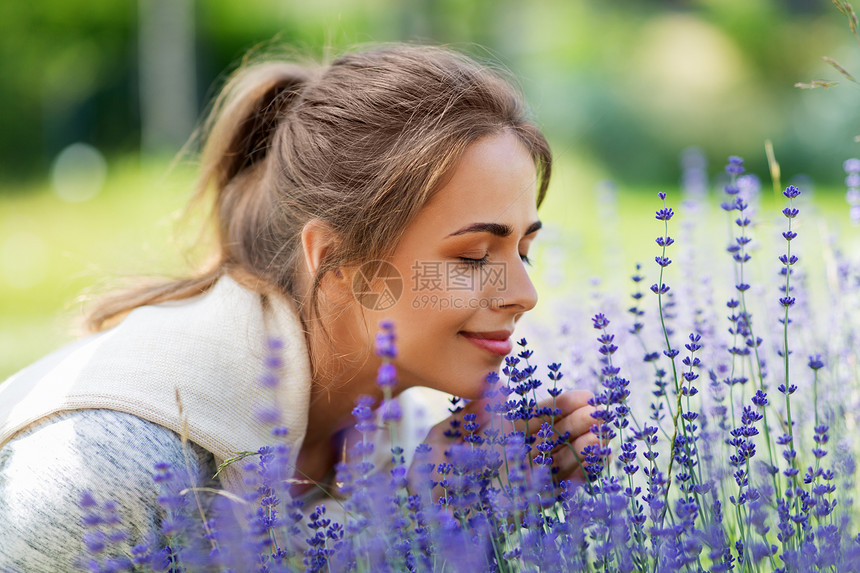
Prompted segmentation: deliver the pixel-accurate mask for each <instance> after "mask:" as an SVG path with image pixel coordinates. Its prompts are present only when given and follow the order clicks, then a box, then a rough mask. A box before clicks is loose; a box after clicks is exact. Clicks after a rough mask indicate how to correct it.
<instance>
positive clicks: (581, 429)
mask: <svg viewBox="0 0 860 573" xmlns="http://www.w3.org/2000/svg"><path fill="white" fill-rule="evenodd" d="M596 411H597V408H595V407H594V406H583V407H581V408H579V409H577V410H575V411H574V412H573V413H571V414H569V415H568V416H565V417H564V418H561V419H560V420H558V421H556V423H555V429H556V430H557V431H558V433H559V434H561V435H564V433H565V432H570V436H571V438H576V437H578V436H581V435H583V434H587V433H588V432H589V431H590V430H591V427H592V426H593V425H594V424H597V423H598V420H596V419H595V418H594V417H592V414H593V413H594V412H596Z"/></svg>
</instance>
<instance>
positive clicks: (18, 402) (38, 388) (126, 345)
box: [0, 277, 311, 493]
mask: <svg viewBox="0 0 860 573" xmlns="http://www.w3.org/2000/svg"><path fill="white" fill-rule="evenodd" d="M268 300H269V301H270V304H269V305H266V307H265V308H264V305H263V304H262V302H261V295H260V294H258V293H256V292H253V291H251V290H248V289H246V288H244V287H242V286H240V285H239V284H238V283H237V282H236V281H234V280H233V279H231V278H229V277H223V278H221V279H220V280H219V281H218V282H217V283H216V284H215V286H214V287H213V288H212V289H210V290H209V291H208V292H206V293H205V294H203V295H200V296H198V297H195V298H193V299H189V300H186V301H179V302H172V303H165V304H160V305H155V306H145V307H141V308H138V309H136V310H134V311H132V312H131V313H130V314H129V315H128V316H127V317H126V318H125V319H124V320H123V321H122V322H121V323H120V324H119V325H118V326H116V327H114V328H112V329H110V330H107V331H105V332H102V333H99V334H95V335H93V336H90V337H87V338H84V339H82V340H80V341H78V342H76V343H74V344H72V345H70V346H68V347H66V348H64V349H62V350H59V351H57V352H55V353H54V354H51V355H49V356H48V357H46V358H44V359H42V360H41V361H39V362H37V363H35V364H33V365H32V366H30V367H28V368H26V369H24V370H22V371H21V372H19V373H18V374H16V375H14V376H12V378H10V379H9V380H7V381H6V382H4V383H2V384H0V448H2V446H3V445H4V444H5V443H7V442H8V441H9V440H10V439H11V438H12V437H13V436H15V435H16V434H17V433H19V432H20V431H22V430H24V429H26V428H28V427H30V426H32V425H33V424H36V423H38V422H39V421H40V420H43V419H44V418H46V417H47V416H50V415H52V414H55V413H57V412H62V411H68V410H79V409H97V408H98V409H109V410H116V411H120V412H126V413H128V414H133V415H134V416H137V417H139V418H142V419H144V420H148V421H150V422H153V423H155V424H158V425H160V426H163V427H166V428H168V429H170V430H173V431H174V432H176V433H178V434H180V435H182V436H185V437H187V438H188V440H190V441H191V442H194V443H196V444H198V445H200V446H201V447H203V448H205V449H206V450H208V451H210V452H212V453H213V454H214V456H215V460H216V462H217V463H219V464H220V463H221V462H223V461H224V460H225V459H227V458H229V457H231V456H232V455H234V454H235V453H236V452H239V451H246V450H250V451H255V450H257V449H258V448H259V447H261V446H263V445H266V444H269V443H271V442H272V437H271V434H270V430H271V426H269V425H267V424H266V423H264V422H262V421H261V420H260V418H259V416H258V413H259V411H260V408H261V407H267V406H271V405H272V404H273V403H274V404H275V405H276V406H277V407H278V408H279V409H280V411H281V422H282V424H283V425H286V426H287V427H288V429H289V438H288V440H289V442H290V444H291V445H292V448H291V449H292V453H293V456H294V459H295V456H296V455H297V454H298V451H299V448H300V447H301V443H302V441H303V439H304V436H305V432H306V428H307V421H308V420H307V415H308V404H309V397H310V386H311V373H310V363H309V359H308V351H307V346H306V343H305V336H304V331H303V329H302V325H301V321H300V319H299V318H298V316H297V314H296V312H295V310H294V309H293V307H292V305H291V304H290V302H289V301H287V300H284V299H275V298H274V297H269V299H268ZM271 338H277V339H280V340H281V341H282V342H283V343H284V350H283V362H284V367H283V368H282V369H281V371H280V372H279V374H280V376H279V378H280V385H279V386H278V387H277V388H276V389H274V390H273V389H271V388H266V387H264V386H263V385H262V384H261V383H260V378H261V376H262V374H263V373H264V372H265V367H264V360H265V357H266V354H267V348H268V343H269V340H270V339H271ZM177 396H178V399H177ZM273 400H274V402H273ZM179 402H181V405H182V414H181V415H180V408H179ZM234 465H235V466H237V467H233V466H228V468H227V470H226V471H225V472H223V473H222V477H221V481H222V484H223V485H224V486H225V487H226V488H227V489H228V490H231V491H234V492H236V493H239V492H241V488H242V476H241V470H240V468H239V467H238V466H239V464H234Z"/></svg>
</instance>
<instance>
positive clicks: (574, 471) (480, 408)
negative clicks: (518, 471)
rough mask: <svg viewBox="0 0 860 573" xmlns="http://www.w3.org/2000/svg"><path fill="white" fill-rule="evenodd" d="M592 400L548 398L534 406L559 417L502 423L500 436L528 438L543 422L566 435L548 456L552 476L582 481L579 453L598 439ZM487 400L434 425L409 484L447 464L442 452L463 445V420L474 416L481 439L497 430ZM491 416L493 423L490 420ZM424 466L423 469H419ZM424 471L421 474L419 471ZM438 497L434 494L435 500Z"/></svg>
mask: <svg viewBox="0 0 860 573" xmlns="http://www.w3.org/2000/svg"><path fill="white" fill-rule="evenodd" d="M592 396H593V394H592V393H591V392H588V391H586V390H570V391H567V392H564V393H562V394H560V395H559V396H557V397H556V398H555V400H554V404H553V399H552V398H548V399H546V400H543V401H541V402H540V403H538V404H537V407H538V408H550V409H551V408H553V405H554V407H555V409H556V410H558V414H557V415H556V416H553V417H552V418H550V417H537V418H533V419H531V420H529V422H528V424H526V423H525V422H523V421H521V420H518V421H516V422H509V421H504V425H503V427H502V430H503V434H504V433H508V432H511V431H513V430H518V431H523V432H526V431H527V432H528V434H529V435H535V434H537V432H538V431H539V430H540V429H541V425H542V424H543V423H544V422H550V423H552V426H553V434H554V437H556V438H557V437H560V436H565V434H567V433H569V435H568V436H567V439H566V440H564V441H563V442H562V443H559V444H558V445H556V446H555V448H554V449H553V450H552V451H551V452H550V456H551V457H552V466H554V467H557V468H558V471H557V473H556V474H555V477H556V480H565V479H579V480H584V479H585V473H584V471H583V469H582V467H581V465H580V460H581V458H582V455H581V454H580V452H582V450H583V449H584V448H585V447H587V446H590V445H595V444H598V443H599V441H598V438H597V436H595V435H594V434H593V433H592V432H591V427H592V426H593V425H594V424H596V423H597V420H595V419H594V418H592V416H591V414H592V412H594V411H596V408H595V407H594V406H591V405H589V404H588V401H589V399H590V398H591V397H592ZM488 403H489V401H488V400H486V399H484V400H474V401H472V402H469V403H467V404H466V405H465V406H464V407H463V409H462V410H461V411H459V412H457V413H456V414H453V415H452V416H450V417H448V418H446V419H445V420H443V421H442V422H440V423H439V424H436V425H435V426H434V427H433V428H431V429H430V431H429V432H428V434H427V437H426V438H425V440H424V444H426V445H428V446H430V448H431V450H430V451H429V452H426V453H424V454H423V455H420V456H418V455H416V458H415V461H414V462H413V464H412V468H410V472H409V473H410V482H411V483H413V484H416V485H417V484H418V483H419V481H416V480H421V479H425V480H426V469H425V468H426V465H427V464H430V463H432V464H434V468H436V467H438V465H439V464H440V463H443V462H445V461H447V458H446V456H445V451H446V450H448V449H449V448H450V447H451V445H452V444H455V443H458V442H459V443H464V441H463V436H465V435H467V434H468V431H467V430H466V429H465V428H464V425H465V422H464V419H469V418H470V417H471V416H469V415H474V422H476V423H477V424H478V429H477V430H476V431H475V433H477V434H478V435H481V436H483V431H484V429H485V428H488V427H491V426H492V427H495V428H498V427H499V422H500V418H501V416H500V415H499V414H490V413H489V412H487V410H486V408H485V407H486V406H487V404H488ZM491 416H492V420H491ZM452 421H453V422H454V423H455V425H456V429H457V430H458V431H459V433H460V434H462V436H460V437H458V438H452V437H451V430H452V429H453V426H452ZM540 441H541V438H537V441H536V442H535V443H534V444H533V446H532V448H531V451H530V454H529V455H530V456H531V457H532V458H534V457H535V456H537V455H538V454H539V453H540V452H539V451H538V450H537V448H535V447H534V446H535V445H537V444H538V443H540ZM419 466H423V467H419ZM422 470H423V471H422ZM439 478H440V476H438V475H435V474H434V475H433V479H436V480H438V479H439ZM435 497H438V496H437V492H436V491H434V498H435Z"/></svg>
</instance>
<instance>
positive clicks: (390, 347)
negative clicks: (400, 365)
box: [375, 320, 397, 358]
mask: <svg viewBox="0 0 860 573" xmlns="http://www.w3.org/2000/svg"><path fill="white" fill-rule="evenodd" d="M379 328H380V331H379V332H377V333H376V344H375V352H376V355H377V356H380V357H383V358H397V347H396V346H395V344H394V340H395V336H394V323H392V322H391V321H390V320H383V321H382V322H380V323H379Z"/></svg>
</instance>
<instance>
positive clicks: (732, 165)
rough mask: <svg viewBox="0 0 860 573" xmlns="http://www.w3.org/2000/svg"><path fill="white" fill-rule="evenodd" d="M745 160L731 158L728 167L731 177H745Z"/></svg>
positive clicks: (727, 170)
mask: <svg viewBox="0 0 860 573" xmlns="http://www.w3.org/2000/svg"><path fill="white" fill-rule="evenodd" d="M744 171H745V170H744V160H743V159H741V158H740V157H738V156H736V155H731V156H729V164H728V165H726V173H728V174H729V175H743V173H744Z"/></svg>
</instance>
